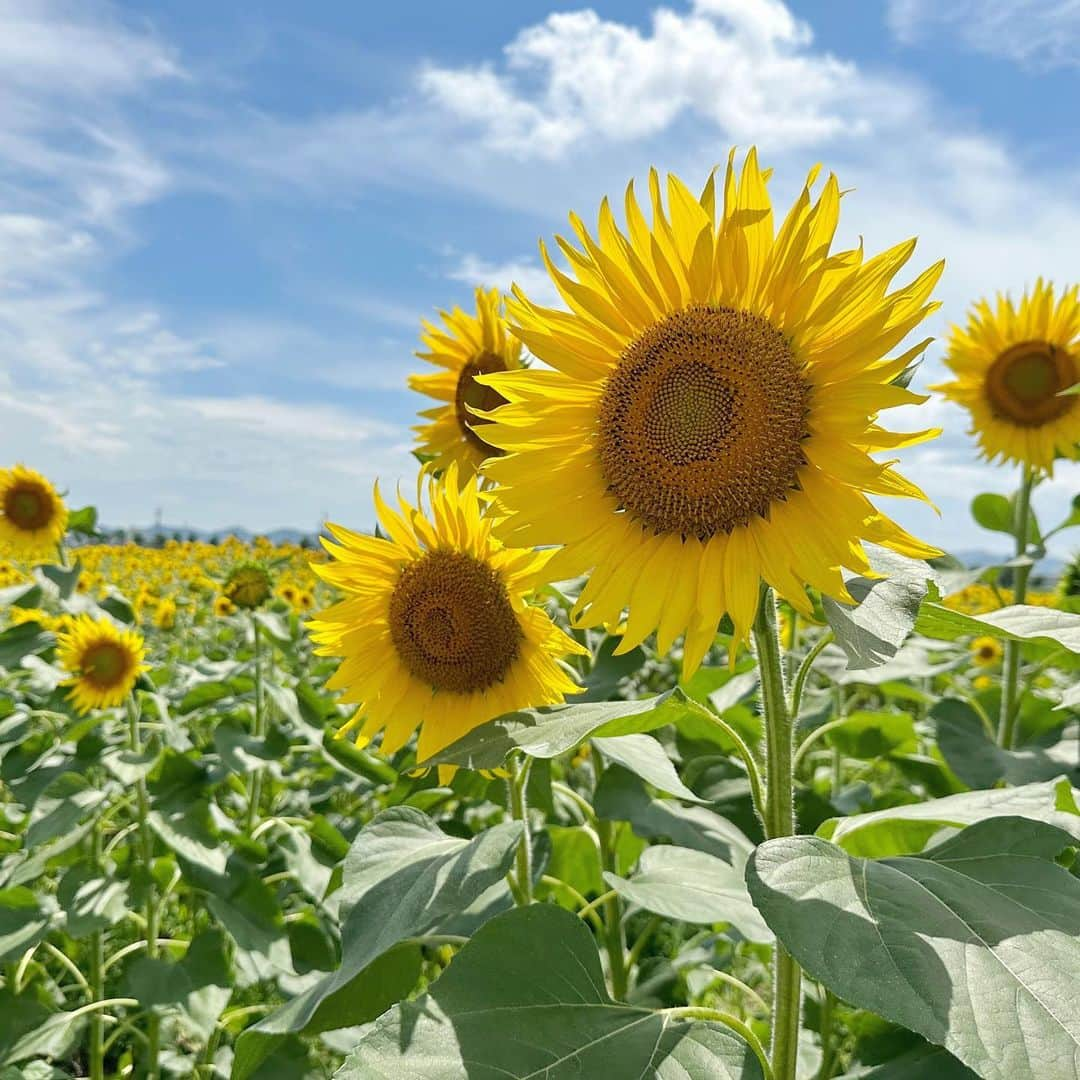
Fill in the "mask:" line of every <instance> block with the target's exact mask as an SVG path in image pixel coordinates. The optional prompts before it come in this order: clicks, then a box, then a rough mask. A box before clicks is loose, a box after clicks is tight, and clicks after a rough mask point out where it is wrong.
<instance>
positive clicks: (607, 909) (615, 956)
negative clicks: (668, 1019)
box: [592, 746, 629, 1001]
mask: <svg viewBox="0 0 1080 1080" xmlns="http://www.w3.org/2000/svg"><path fill="white" fill-rule="evenodd" d="M592 761H593V769H594V770H595V775H596V784H597V786H598V787H599V785H600V777H601V774H602V772H603V764H602V759H601V756H600V751H599V750H597V749H596V747H595V746H594V747H593V753H592ZM596 835H597V838H598V839H599V841H600V866H601V868H602V869H603V870H605V871H609V872H610V873H613V874H617V873H618V872H619V871H618V866H617V864H616V858H615V824H614V822H611V821H605V820H603V819H600V820H598V821H597V822H596ZM603 900H604V902H603V908H604V944H605V947H606V948H607V954H608V974H609V976H610V978H611V996H612V997H613V998H614V999H615V1000H616V1001H624V1000H625V999H626V990H627V986H628V985H629V980H628V978H627V967H626V938H625V936H624V933H623V924H622V915H623V911H622V900H621V899H620V898H619V894H618V893H617V892H616V891H615V890H614V889H612V890H611V891H610V892H608V893H605V894H604V898H603Z"/></svg>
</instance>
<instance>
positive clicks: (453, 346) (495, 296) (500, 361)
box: [409, 289, 521, 483]
mask: <svg viewBox="0 0 1080 1080" xmlns="http://www.w3.org/2000/svg"><path fill="white" fill-rule="evenodd" d="M501 306H502V305H501V301H500V299H499V293H498V290H497V289H492V290H491V291H490V292H486V291H485V290H484V289H477V290H476V315H475V316H472V315H468V314H466V313H465V312H464V311H462V310H461V308H458V307H455V308H454V310H453V311H450V312H446V311H443V312H440V315H441V316H442V321H443V323H444V329H440V328H439V327H437V326H435V325H434V324H433V323H431V322H428V321H427V320H426V319H425V320H424V322H423V330H424V332H423V334H422V335H421V341H423V343H424V345H426V346H427V351H426V352H418V353H417V354H416V355H417V356H419V357H420V359H422V360H427V361H429V362H430V363H432V364H434V365H435V366H436V367H438V368H441V369H442V370H441V371H438V372H437V373H435V374H434V375H410V376H409V386H410V387H411V388H412V389H413V390H419V391H420V393H421V394H427V396H428V397H433V398H436V399H437V400H438V401H440V402H445V404H442V405H438V406H436V407H435V408H434V409H427V410H425V411H424V412H422V413H420V415H421V416H422V417H424V418H425V419H426V420H427V421H428V423H426V424H418V425H417V426H416V427H415V428H413V430H414V431H415V432H416V433H417V436H418V438H419V442H420V445H419V448H418V449H419V451H420V453H422V454H424V455H428V456H430V458H431V467H432V468H433V469H434V470H436V471H437V472H442V471H443V470H445V469H446V468H448V467H449V466H450V465H451V464H452V463H456V464H457V466H458V476H459V479H460V480H461V482H462V483H464V482H465V481H467V480H469V479H470V478H471V477H472V476H473V474H474V473H475V472H476V470H477V469H478V468H479V467H480V464H481V463H482V462H483V461H484V460H485V459H486V458H489V457H491V456H492V454H500V453H502V451H501V450H499V449H497V448H496V447H494V446H492V445H491V444H490V443H488V442H487V441H486V439H485V438H484V431H485V429H486V425H487V424H488V420H487V419H486V418H485V417H479V416H476V415H474V413H473V410H474V409H478V410H480V411H482V412H488V411H490V410H492V409H495V408H497V407H498V406H499V405H501V404H502V403H503V401H504V398H503V397H502V396H501V395H500V394H499V393H497V392H496V391H495V390H492V389H491V387H489V386H483V385H481V383H479V382H477V376H479V375H489V374H492V373H494V372H500V371H517V370H519V369H520V368H521V342H520V341H518V340H517V339H516V338H514V337H512V336H510V335H509V334H508V333H507V327H506V322H505V320H504V319H503V316H502V313H501Z"/></svg>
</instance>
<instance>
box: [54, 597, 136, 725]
mask: <svg viewBox="0 0 1080 1080" xmlns="http://www.w3.org/2000/svg"><path fill="white" fill-rule="evenodd" d="M57 652H58V656H59V659H60V663H61V664H62V665H63V667H64V668H66V669H67V671H68V672H70V674H71V678H69V679H67V680H66V685H68V686H70V687H71V690H69V691H68V699H69V700H70V701H71V702H72V704H73V705H74V706H75V708H76V709H77V710H78V711H79V712H80V713H87V712H90V710H91V709H111V708H112V707H113V706H114V705H119V704H121V703H122V702H123V700H124V698H126V697H127V695H128V694H130V693H131V690H132V687H134V685H135V680H136V679H138V677H139V675H140V674H141V673H142V672H143V671H145V670H146V665H145V664H144V663H143V657H144V656H145V655H146V650H145V648H144V646H143V639H142V638H141V637H140V636H139V635H138V634H137V633H136V632H135V631H134V630H121V629H120V628H119V627H117V626H115V625H114V624H113V623H111V622H107V621H106V620H104V619H94V618H92V617H91V616H89V615H80V616H79V617H78V618H76V619H73V620H72V622H71V623H70V625H69V628H68V629H67V630H66V631H65V632H64V633H62V634H60V636H59V640H58V649H57Z"/></svg>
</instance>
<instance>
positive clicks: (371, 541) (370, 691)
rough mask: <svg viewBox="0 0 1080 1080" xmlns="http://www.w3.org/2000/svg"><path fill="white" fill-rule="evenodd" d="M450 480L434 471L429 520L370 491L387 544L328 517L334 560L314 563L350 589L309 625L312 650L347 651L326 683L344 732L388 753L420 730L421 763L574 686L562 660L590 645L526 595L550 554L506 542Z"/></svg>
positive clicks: (474, 495)
mask: <svg viewBox="0 0 1080 1080" xmlns="http://www.w3.org/2000/svg"><path fill="white" fill-rule="evenodd" d="M458 488H459V479H458V476H457V469H456V466H454V465H451V466H450V468H449V469H448V470H447V474H446V476H445V477H444V478H443V479H442V480H441V481H436V480H434V479H432V480H431V481H430V482H429V486H428V491H429V501H430V503H431V514H430V516H426V515H425V514H424V513H423V512H422V511H421V510H420V509H417V508H414V507H412V506H410V505H409V504H408V503H407V502H405V501H404V500H402V501H401V505H400V512H397V511H395V510H393V509H391V508H390V507H389V506H388V505H387V504H386V503H385V502H384V501H383V500H382V498H381V497H380V495H379V491H378V488H376V490H375V505H376V508H377V511H378V515H379V522H380V524H381V525H382V528H383V529H384V530H385V532H386V534H387V537H388V539H383V538H381V537H373V536H362V535H360V534H359V533H355V532H351V531H350V530H348V529H344V528H342V527H341V526H339V525H330V526H328V528H329V530H330V532H331V533H332V534H333V536H334V538H335V539H336V541H337V543H333V542H331V541H328V540H324V541H323V543H324V545H325V547H326V549H327V551H329V552H330V554H331V555H332V556H334V558H335V559H336V562H334V563H331V564H328V565H325V566H318V565H314V564H313V565H312V569H313V570H314V571H315V572H316V573H317V574H319V575H320V576H321V577H323V578H325V579H326V580H327V581H329V582H330V583H331V584H332V585H335V586H336V587H337V588H338V589H340V590H342V591H343V592H344V593H346V594H347V595H346V599H344V600H342V601H341V602H340V603H337V604H334V605H333V606H332V607H329V608H327V609H326V610H325V611H322V612H320V613H319V615H318V617H317V618H316V619H313V620H312V621H311V622H309V623H308V627H309V629H310V630H311V637H312V640H313V641H314V642H315V643H316V650H315V651H316V652H317V653H318V654H319V655H321V656H340V657H341V658H342V664H341V667H340V668H338V670H337V672H336V673H335V674H334V676H333V677H332V678H331V679H330V681H329V682H328V683H327V685H328V686H330V687H332V688H334V689H340V690H343V691H344V694H343V697H342V700H343V701H346V702H350V703H353V704H356V705H358V706H359V708H358V710H357V713H356V716H355V717H354V718H353V720H352V721H350V722H349V723H348V724H346V725H345V727H344V728H342V730H341V732H340V733H341V734H345V733H346V732H347V731H349V730H352V729H354V728H357V727H359V728H360V734H359V736H358V739H359V740H360V741H362V742H367V741H368V740H369V739H370V738H372V736H374V735H375V734H376V733H377V732H379V731H383V732H384V733H383V738H382V749H383V752H384V753H387V754H390V753H393V752H394V751H396V750H398V749H400V748H401V747H402V746H403V745H404V744H405V743H406V742H407V741H408V739H409V737H410V736H411V735H412V733H413V732H414V731H415V730H416V729H417V728H418V727H419V728H420V738H419V743H418V749H417V753H418V757H419V759H420V760H421V761H423V760H426V759H427V758H429V757H431V756H432V755H433V754H435V753H437V752H438V751H439V750H441V749H442V748H443V747H445V746H448V745H449V744H450V743H452V742H453V741H454V740H455V739H458V738H459V737H460V736H462V735H464V734H465V733H466V732H468V731H470V730H472V729H473V728H474V727H476V726H477V725H479V724H482V723H484V722H485V721H487V720H490V719H492V717H495V716H499V715H500V714H502V713H505V712H511V711H513V710H514V709H521V708H524V707H526V706H537V705H551V704H556V703H558V702H561V701H562V700H563V697H564V695H566V694H574V693H578V692H579V691H580V687H578V686H576V685H575V683H574V682H573V680H572V679H571V678H570V677H569V675H567V673H566V672H565V671H564V670H563V668H562V667H561V666H560V665H559V663H558V660H559V658H560V657H562V656H564V655H566V654H567V653H582V652H584V651H585V650H583V649H582V648H581V646H579V645H578V644H577V643H576V642H575V641H574V640H573V639H572V638H570V637H568V636H567V635H566V634H564V633H563V631H562V630H560V629H559V628H558V627H557V626H556V625H555V624H554V623H553V622H552V621H551V619H550V618H548V616H547V614H546V613H545V612H544V611H543V610H542V609H541V608H539V607H535V606H532V605H531V604H529V603H528V602H527V597H528V594H529V593H530V592H531V591H532V590H533V589H534V588H535V587H536V585H538V584H539V583H541V582H542V581H543V580H544V578H543V576H542V575H543V570H544V565H545V563H546V562H547V559H548V554H549V553H543V552H535V551H529V550H518V549H514V548H509V547H504V546H503V545H502V544H501V543H499V541H497V540H495V539H494V538H493V537H492V536H491V523H490V521H489V519H488V518H486V517H485V516H484V515H483V513H482V509H481V503H480V499H479V495H478V492H477V486H476V481H475V479H473V480H470V481H468V482H467V483H466V484H465V485H464V487H463V488H462V489H461V490H460V492H459V490H458ZM384 729H385V730H384Z"/></svg>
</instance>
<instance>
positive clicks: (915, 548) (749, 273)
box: [480, 150, 943, 675]
mask: <svg viewBox="0 0 1080 1080" xmlns="http://www.w3.org/2000/svg"><path fill="white" fill-rule="evenodd" d="M733 161H734V154H733V155H732V157H731V158H730V159H729V162H728V168H727V174H726V178H725V182H724V190H723V196H722V197H723V205H722V207H721V208H719V213H718V208H717V206H716V193H715V190H714V179H713V177H710V179H709V181H708V183H707V184H706V185H705V189H704V191H703V193H702V194H701V196H700V198H697V197H695V196H694V195H693V194H692V193H691V192H690V191H689V190H688V189H687V188H686V187H685V186H684V185H683V183H682V182H681V181H680V180H679V179H677V178H676V177H674V176H669V177H668V180H667V193H668V204H669V211H667V212H666V211H665V209H664V204H663V199H662V195H661V183H660V179H659V177H658V175H657V174H656V172H655V171H653V172H652V173H651V174H650V193H651V203H652V224H651V225H650V224H649V223H648V222H647V221H646V219H645V217H644V215H643V213H642V211H641V209H640V207H639V205H638V202H637V199H636V198H635V195H634V189H633V185H632V184H631V185H630V187H629V188H628V189H627V192H626V219H627V229H628V233H623V232H622V231H621V230H620V229H619V227H618V225H617V224H616V222H615V219H614V216H613V214H612V212H611V209H610V207H609V205H608V203H607V201H606V200H605V201H604V202H603V204H602V205H601V208H600V218H599V229H598V234H597V237H596V238H594V237H593V236H591V235H590V234H589V232H588V230H587V229H586V227H585V225H584V223H583V222H582V221H581V220H580V219H579V218H578V217H577V216H576V215H571V218H570V221H571V224H572V226H573V229H574V231H575V233H576V234H577V237H578V240H579V242H580V245H581V246H580V247H575V246H573V245H572V244H570V243H567V242H566V241H565V240H563V239H561V238H560V239H559V240H558V243H559V246H560V248H561V249H562V251H563V254H564V255H565V256H566V258H567V260H568V262H569V264H570V266H571V267H572V268H573V271H574V276H568V275H567V274H564V273H562V272H561V271H560V270H559V269H558V268H557V267H556V266H555V265H554V264H553V263H552V261H551V259H550V258H549V256H548V253H547V251H546V249H545V248H544V247H543V245H541V251H542V254H543V256H544V259H545V262H546V263H547V266H548V270H549V272H550V274H551V276H552V278H553V279H554V282H555V284H556V286H557V287H558V289H559V292H560V294H561V295H562V297H563V299H564V300H565V302H566V304H567V305H568V306H569V308H570V311H569V312H564V311H558V310H554V309H550V308H543V307H538V306H537V305H536V304H534V303H532V302H531V301H530V300H529V299H528V298H527V297H526V296H525V295H524V294H523V293H522V292H521V291H520V289H518V288H516V287H515V289H514V295H515V297H516V299H515V300H511V301H508V305H507V307H508V314H509V317H510V319H511V325H512V329H513V332H514V333H515V334H517V335H518V336H519V337H520V338H521V339H522V340H523V342H524V343H525V345H527V346H528V348H529V349H530V351H532V352H533V353H534V354H535V355H536V356H538V357H539V358H540V359H541V360H544V361H546V362H547V363H548V364H550V365H551V367H552V368H554V369H555V370H553V371H547V370H540V369H530V370H528V371H522V372H511V373H507V374H499V375H490V376H481V377H480V381H481V382H483V383H485V384H487V385H489V386H490V387H492V388H493V389H494V390H497V391H498V393H499V394H501V395H502V396H503V397H504V398H506V400H507V401H508V402H509V403H510V404H508V405H505V406H503V407H502V408H501V409H499V410H498V411H497V412H496V413H495V414H494V415H493V417H492V419H493V423H492V424H490V425H489V426H488V427H487V428H485V429H484V437H485V438H486V439H487V440H488V441H489V442H491V443H493V444H494V445H496V446H498V447H500V448H502V449H503V450H504V451H505V452H506V456H504V457H501V458H495V459H491V460H489V461H488V463H487V464H486V465H485V468H484V471H485V474H486V475H488V476H490V477H491V478H493V479H494V480H495V481H496V482H497V484H498V485H499V486H498V487H497V488H496V494H495V498H496V508H497V510H498V512H499V514H500V515H505V517H504V519H503V520H502V521H501V522H500V524H499V526H498V527H497V531H498V534H499V536H500V537H501V538H502V539H504V540H505V541H506V542H507V543H510V544H518V545H534V544H536V545H544V544H562V545H565V546H564V547H563V549H562V551H561V552H560V553H559V554H558V555H556V556H555V557H554V559H553V560H552V563H551V565H550V573H551V574H552V576H553V577H556V578H557V577H558V576H563V577H567V576H570V575H572V574H579V573H583V572H586V571H588V570H590V569H592V571H593V572H592V574H591V576H590V578H589V582H588V584H587V586H586V588H585V589H584V591H583V592H582V594H581V597H580V599H579V600H578V602H577V604H576V606H575V610H574V615H575V618H576V620H577V621H578V622H579V623H582V624H588V625H597V624H604V623H609V624H614V623H616V622H617V620H618V618H619V616H620V613H621V611H622V610H623V609H624V608H625V609H628V616H627V625H626V633H625V635H624V637H623V640H622V642H621V644H620V648H619V651H621V652H625V651H628V650H629V649H631V648H633V647H634V646H635V645H637V644H638V643H639V642H641V641H642V640H643V639H644V638H645V637H647V636H648V634H649V633H650V632H651V631H652V630H654V629H656V630H658V644H659V647H660V649H661V650H667V649H668V648H669V647H670V645H671V644H672V642H673V641H674V639H675V638H676V637H677V636H678V635H679V634H681V633H683V632H685V633H686V643H685V650H684V659H683V667H684V672H685V674H687V675H689V674H690V673H692V672H693V671H694V670H696V668H697V667H698V665H699V664H700V662H701V658H702V656H703V655H704V653H705V651H706V650H707V649H708V647H709V645H710V644H711V642H712V641H713V639H714V637H715V635H716V631H717V626H718V624H719V621H720V619H721V617H722V615H723V614H724V612H728V613H729V614H730V616H731V619H732V621H733V623H734V626H735V629H736V635H737V637H738V638H745V637H746V636H747V634H748V631H749V628H750V625H751V623H752V621H753V619H754V615H755V612H756V609H757V604H758V582H759V578H764V579H765V580H766V581H767V582H768V583H769V584H770V585H772V586H774V587H775V589H776V590H777V591H778V592H779V593H780V595H782V596H783V597H784V598H786V599H787V600H788V601H789V602H790V603H791V604H792V605H793V606H794V607H795V608H796V609H797V610H799V611H801V612H804V613H805V614H807V615H809V614H810V613H811V609H810V605H809V602H808V600H807V597H806V594H805V591H804V585H805V584H809V585H812V586H813V587H815V588H817V589H819V590H820V591H821V592H822V593H826V594H828V595H830V596H833V597H837V598H840V599H844V600H849V599H850V597H849V596H848V594H847V590H846V589H845V587H844V584H843V580H842V578H841V575H840V567H848V568H849V569H851V570H853V571H857V572H860V573H867V572H868V571H869V570H870V568H869V566H868V564H867V560H866V555H865V553H864V551H863V547H862V541H864V540H869V541H873V542H874V543H877V544H882V545H884V546H886V547H889V548H892V549H893V550H895V551H898V552H902V553H904V554H906V555H912V556H916V557H925V556H929V555H932V554H935V553H936V551H935V549H934V548H930V547H927V546H926V545H925V544H923V543H921V542H920V541H918V540H916V539H914V538H913V537H911V536H910V535H909V534H908V533H906V532H905V531H904V530H903V529H901V528H900V527H899V526H898V525H897V524H895V523H894V522H893V521H891V520H890V519H889V518H887V517H885V516H884V515H883V514H881V513H880V512H878V511H877V510H876V509H875V507H874V506H873V505H872V504H871V503H870V501H869V500H868V499H867V494H871V495H900V496H908V497H914V498H925V496H923V494H922V492H921V491H920V490H919V489H918V488H917V487H915V486H914V485H913V484H911V483H910V482H908V481H907V480H905V479H904V478H903V477H901V476H899V475H898V474H897V473H896V472H895V471H894V470H893V468H892V465H893V464H894V462H885V463H879V462H877V461H875V460H874V459H873V458H872V457H871V456H870V455H871V454H872V453H874V452H876V451H881V450H894V449H896V448H897V447H901V446H908V445H911V444H912V443H916V442H919V441H922V440H924V439H927V438H931V437H933V436H934V435H936V434H938V432H937V431H921V432H917V433H914V434H897V433H894V432H891V431H886V430H884V429H883V428H881V427H879V426H878V423H877V417H878V413H879V411H881V410H883V409H887V408H891V407H893V406H896V405H904V404H908V403H914V402H921V401H924V400H926V399H925V398H924V397H921V396H919V395H917V394H914V393H912V392H911V391H909V390H907V389H905V388H904V387H903V386H901V385H899V384H897V383H896V382H895V381H894V380H896V379H897V377H898V376H900V375H901V374H902V373H903V372H904V371H905V369H906V368H908V366H909V365H911V363H912V362H913V361H914V360H915V359H916V358H917V357H918V356H919V355H920V353H921V352H922V351H923V349H924V348H925V347H926V345H927V343H928V341H923V342H921V343H919V344H918V345H916V346H914V348H911V349H908V350H907V351H906V352H904V353H903V354H901V355H900V356H898V357H895V358H893V359H887V360H886V359H882V357H883V356H884V355H885V354H886V353H887V352H888V351H889V350H890V349H892V348H893V347H894V346H896V345H898V344H899V343H900V342H901V341H902V340H903V339H904V338H905V337H906V336H907V334H908V333H909V332H910V331H911V330H912V329H913V328H914V327H915V326H917V325H918V324H919V322H920V321H921V320H922V319H923V318H925V316H926V315H927V314H928V313H929V312H930V311H932V310H934V309H935V308H936V307H937V306H938V305H936V304H933V303H930V302H929V297H930V293H931V291H932V290H933V288H934V285H935V284H936V282H937V280H938V278H939V277H940V275H941V271H942V267H943V264H942V263H938V264H936V265H934V266H932V267H931V268H930V269H928V270H926V271H924V272H923V273H922V274H920V275H919V276H917V277H916V278H915V279H914V280H913V281H911V282H909V283H907V284H905V285H902V286H900V287H899V288H896V289H894V290H893V291H889V287H890V283H891V282H892V279H893V277H894V276H895V275H896V274H897V272H898V271H899V270H900V269H901V267H903V266H904V264H905V263H906V262H907V260H908V258H909V257H910V256H911V253H912V251H913V250H914V246H915V242H914V240H910V241H907V242H905V243H902V244H898V245H897V246H896V247H894V248H890V249H889V250H888V251H885V252H884V253H882V254H880V255H877V256H875V257H874V258H870V259H866V258H864V256H863V252H862V250H861V248H859V249H856V250H853V251H844V252H839V253H834V254H830V252H829V247H830V243H831V241H832V238H833V233H834V232H835V230H836V226H837V221H838V217H839V203H840V189H839V187H838V185H837V181H836V178H835V177H834V176H830V177H829V179H828V180H827V181H826V182H825V185H824V188H823V190H822V192H821V194H820V195H819V196H818V197H817V198H816V200H815V199H814V198H813V197H812V195H811V189H812V187H813V186H814V183H815V181H816V179H817V169H815V170H814V171H812V172H811V174H810V177H809V179H808V180H807V183H806V186H805V188H804V190H803V191H802V194H801V195H800V196H799V198H798V200H797V201H796V203H795V205H794V207H793V208H792V209H791V211H790V213H789V214H788V215H787V217H786V218H785V220H784V221H783V223H782V224H781V226H780V229H779V231H774V227H773V216H772V209H771V207H770V203H769V196H768V194H767V192H766V187H765V184H766V181H767V179H768V174H763V173H762V172H760V171H759V169H758V162H757V155H756V153H755V151H754V150H751V151H750V152H749V154H748V155H747V157H746V161H745V164H744V166H743V168H742V172H741V176H740V177H739V179H738V180H736V176H735V171H734V168H733ZM575 277H576V280H575Z"/></svg>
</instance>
